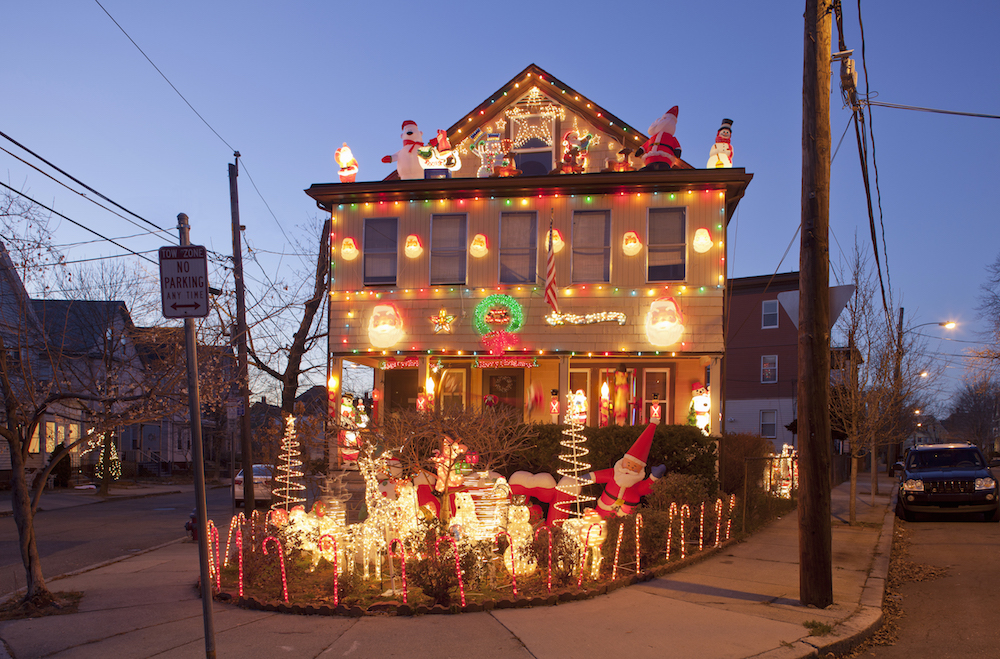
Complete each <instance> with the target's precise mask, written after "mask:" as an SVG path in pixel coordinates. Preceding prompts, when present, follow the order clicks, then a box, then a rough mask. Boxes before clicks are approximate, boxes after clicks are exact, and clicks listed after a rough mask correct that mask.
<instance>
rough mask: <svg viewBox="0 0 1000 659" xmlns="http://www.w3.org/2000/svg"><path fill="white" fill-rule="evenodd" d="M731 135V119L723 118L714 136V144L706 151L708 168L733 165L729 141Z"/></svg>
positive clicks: (731, 148) (731, 147)
mask: <svg viewBox="0 0 1000 659" xmlns="http://www.w3.org/2000/svg"><path fill="white" fill-rule="evenodd" d="M732 136H733V120H732V119H723V120H722V127H721V128H719V132H718V134H716V136H715V144H713V145H712V149H711V150H710V151H709V152H708V165H706V166H707V167H708V168H709V169H713V168H716V167H732V166H733V145H732V144H730V143H729V139H730V138H731V137H732Z"/></svg>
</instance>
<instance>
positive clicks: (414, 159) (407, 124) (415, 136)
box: [382, 120, 451, 179]
mask: <svg viewBox="0 0 1000 659" xmlns="http://www.w3.org/2000/svg"><path fill="white" fill-rule="evenodd" d="M400 137H401V138H402V140H403V148H402V149H400V150H399V151H397V152H396V153H394V154H392V155H391V156H383V157H382V162H384V163H390V162H394V163H396V172H397V173H398V174H399V178H401V179H422V178H424V168H423V166H421V164H420V153H419V151H418V148H419V147H422V146H424V142H423V139H424V134H423V132H421V130H420V128H418V127H417V122H415V121H409V120H407V121H404V122H403V134H402V135H400ZM431 146H432V147H434V148H435V149H438V150H440V151H444V150H446V149H449V148H451V145H450V144H448V137H447V134H446V133H445V132H444V131H443V130H439V131H438V136H437V137H435V138H434V139H432V140H431Z"/></svg>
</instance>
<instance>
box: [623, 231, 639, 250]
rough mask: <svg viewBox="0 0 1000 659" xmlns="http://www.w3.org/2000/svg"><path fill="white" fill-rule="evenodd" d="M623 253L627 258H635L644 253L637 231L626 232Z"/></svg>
mask: <svg viewBox="0 0 1000 659" xmlns="http://www.w3.org/2000/svg"><path fill="white" fill-rule="evenodd" d="M622 251H623V252H625V255H626V256H635V255H636V254H638V253H639V252H641V251H642V242H640V240H639V234H637V233H636V232H635V231H626V232H625V235H624V236H622Z"/></svg>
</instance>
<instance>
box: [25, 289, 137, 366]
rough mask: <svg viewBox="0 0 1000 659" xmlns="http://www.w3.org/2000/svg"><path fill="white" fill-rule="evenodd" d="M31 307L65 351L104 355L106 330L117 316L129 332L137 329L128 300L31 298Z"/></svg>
mask: <svg viewBox="0 0 1000 659" xmlns="http://www.w3.org/2000/svg"><path fill="white" fill-rule="evenodd" d="M31 306H32V307H33V308H34V310H35V314H36V315H37V316H38V317H39V318H40V319H41V321H42V324H43V326H44V327H45V332H46V334H47V335H48V337H49V341H50V342H51V343H53V344H55V346H58V349H59V351H60V352H61V353H64V354H70V355H74V354H75V355H92V354H104V352H105V347H104V343H105V332H106V331H107V328H108V325H109V324H111V323H113V322H114V321H115V320H116V319H121V321H122V327H123V328H124V329H125V330H126V331H131V330H132V329H133V328H134V326H133V324H132V316H131V315H130V314H129V312H128V309H127V308H126V307H125V303H124V302H121V301H117V300H114V301H111V300H108V301H105V300H48V299H46V300H32V301H31Z"/></svg>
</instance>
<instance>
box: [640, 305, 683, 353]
mask: <svg viewBox="0 0 1000 659" xmlns="http://www.w3.org/2000/svg"><path fill="white" fill-rule="evenodd" d="M682 334H684V317H683V315H681V310H680V307H679V306H678V305H677V300H675V299H674V298H672V297H661V298H659V299H657V300H654V301H653V304H651V305H650V307H649V313H647V314H646V338H647V339H649V342H650V343H652V344H653V345H654V346H660V347H666V346H670V345H673V344H675V343H677V341H679V340H680V338H681V335H682Z"/></svg>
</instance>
